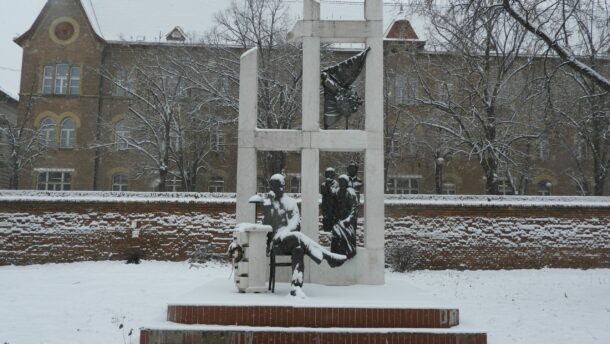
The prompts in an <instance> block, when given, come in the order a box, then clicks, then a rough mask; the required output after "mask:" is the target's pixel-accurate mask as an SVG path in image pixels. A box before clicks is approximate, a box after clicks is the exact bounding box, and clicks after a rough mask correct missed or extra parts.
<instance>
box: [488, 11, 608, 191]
mask: <svg viewBox="0 0 610 344" xmlns="http://www.w3.org/2000/svg"><path fill="white" fill-rule="evenodd" d="M490 6H491V7H492V8H493V7H500V8H502V9H503V10H504V11H505V12H506V13H507V14H508V15H510V16H511V18H512V19H514V22H515V24H517V25H520V26H521V27H523V28H525V29H526V30H528V31H529V32H530V33H531V34H532V35H534V36H535V37H536V38H537V39H538V40H539V42H541V43H542V44H543V45H544V46H545V47H546V49H547V50H546V51H545V55H544V56H545V60H547V61H546V66H547V68H545V78H546V81H547V84H548V87H549V89H550V92H548V96H549V99H548V104H549V105H550V107H551V108H552V111H553V112H554V113H555V114H556V115H557V119H558V122H560V123H562V126H563V127H564V128H565V129H566V130H564V131H563V133H564V134H565V135H564V136H565V137H564V138H563V141H564V142H565V143H566V144H567V145H569V146H571V147H574V149H572V150H571V153H573V154H572V158H573V159H572V166H571V167H570V168H568V169H566V171H565V173H566V174H567V175H568V176H569V177H571V178H573V179H574V181H575V184H576V186H577V190H578V191H579V192H580V193H581V194H588V193H589V192H591V191H592V193H593V194H594V195H597V196H601V195H603V194H604V188H605V184H606V179H607V177H608V171H609V169H610V96H609V92H610V78H609V77H608V75H610V68H609V64H608V61H607V59H608V55H609V54H610V26H609V25H608V19H609V18H610V5H609V4H608V2H607V1H577V0H559V1H534V2H529V1H520V0H511V1H508V0H504V1H502V2H501V3H499V4H496V5H490ZM553 60H555V61H557V60H558V61H560V62H553ZM585 165H588V166H585ZM589 180H591V181H592V182H593V190H590V189H589Z"/></svg>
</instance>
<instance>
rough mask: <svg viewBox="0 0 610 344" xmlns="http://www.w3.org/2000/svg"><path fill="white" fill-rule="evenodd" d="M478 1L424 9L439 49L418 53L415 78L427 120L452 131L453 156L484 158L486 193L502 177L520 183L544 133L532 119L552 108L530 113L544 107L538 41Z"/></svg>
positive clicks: (432, 42)
mask: <svg viewBox="0 0 610 344" xmlns="http://www.w3.org/2000/svg"><path fill="white" fill-rule="evenodd" d="M477 4H478V3H470V2H468V1H459V0H452V1H447V3H446V5H444V6H436V5H433V4H430V3H428V2H425V4H423V5H422V6H420V7H419V11H420V12H421V13H422V14H423V15H425V16H426V17H427V18H429V20H430V22H431V32H430V38H431V39H430V41H429V42H428V44H429V45H431V46H432V47H433V48H435V49H438V50H439V52H438V53H429V54H414V55H413V59H412V62H413V65H414V66H415V67H414V70H413V71H412V73H414V75H412V76H411V78H416V79H417V80H418V82H419V85H418V86H417V89H418V90H421V91H419V92H418V91H414V92H413V93H414V94H413V98H414V102H415V103H417V104H419V105H423V108H424V109H426V110H427V111H424V112H422V113H421V116H420V123H421V124H422V125H425V126H426V127H428V128H432V129H435V130H439V131H441V132H443V133H444V135H448V136H449V137H451V140H452V141H453V142H455V143H456V145H455V146H454V147H453V149H452V150H453V152H451V154H463V155H465V156H467V157H469V158H475V159H477V160H478V161H479V164H480V166H481V168H482V170H483V172H484V176H485V180H486V186H485V188H486V193H488V194H498V193H501V190H500V189H499V185H500V182H501V181H503V182H504V183H509V184H510V187H511V188H512V189H513V190H514V189H515V188H516V179H517V178H516V177H517V175H519V174H522V173H523V168H522V166H523V162H524V161H525V160H526V159H527V156H528V152H527V151H526V150H525V147H527V144H528V142H530V141H532V140H535V139H537V138H538V137H539V136H540V132H541V125H540V123H537V122H535V121H534V122H532V121H531V118H541V119H543V118H544V114H543V113H541V114H540V115H538V116H530V117H529V118H527V117H525V116H523V114H524V113H528V112H530V113H531V111H536V106H534V105H535V104H537V103H539V99H540V95H541V93H540V92H541V91H540V90H539V89H537V88H535V87H534V86H535V85H537V83H536V82H535V81H536V80H533V79H532V77H531V75H534V72H535V65H534V64H533V59H532V57H531V55H529V54H531V52H533V51H535V50H536V48H537V47H536V45H535V44H532V43H531V42H530V41H529V40H528V39H527V31H526V30H525V29H524V28H522V27H521V26H520V25H518V24H517V23H515V22H514V21H513V20H511V18H510V17H508V15H507V14H506V13H504V11H503V10H502V9H499V8H496V9H494V8H491V9H490V8H489V7H488V6H486V5H481V6H478V5H477ZM524 52H529V54H528V55H525V54H524Z"/></svg>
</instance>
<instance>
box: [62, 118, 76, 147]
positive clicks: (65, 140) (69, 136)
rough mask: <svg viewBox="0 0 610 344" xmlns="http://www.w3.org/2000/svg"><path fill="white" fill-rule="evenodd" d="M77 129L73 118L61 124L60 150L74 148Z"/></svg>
mask: <svg viewBox="0 0 610 344" xmlns="http://www.w3.org/2000/svg"><path fill="white" fill-rule="evenodd" d="M75 129H76V124H75V123H74V120H73V119H72V118H66V119H64V120H63V122H61V134H60V136H59V148H74V138H75Z"/></svg>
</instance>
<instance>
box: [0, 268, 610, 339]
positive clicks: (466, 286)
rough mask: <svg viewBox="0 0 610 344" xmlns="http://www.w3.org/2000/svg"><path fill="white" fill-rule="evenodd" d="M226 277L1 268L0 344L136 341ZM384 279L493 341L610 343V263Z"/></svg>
mask: <svg viewBox="0 0 610 344" xmlns="http://www.w3.org/2000/svg"><path fill="white" fill-rule="evenodd" d="M229 275H230V268H229V266H227V265H210V266H208V267H206V268H204V269H189V268H188V265H187V264H186V263H170V262H148V261H145V262H143V263H142V264H140V265H126V264H124V263H122V262H87V263H74V264H48V265H35V266H26V267H13V266H7V267H0V343H2V344H4V343H10V344H23V343H58V344H59V343H61V344H66V343H104V344H112V343H130V342H131V343H138V335H139V332H138V328H139V327H140V326H143V325H146V324H151V323H156V322H159V321H161V320H164V317H165V306H166V303H167V302H168V301H171V300H172V299H176V296H180V295H187V294H190V293H192V292H193V291H194V290H196V289H198V288H200V287H201V285H202V284H205V283H208V282H209V281H212V280H218V279H225V280H228V279H229ZM386 277H387V281H388V284H389V285H392V286H394V287H395V286H400V285H401V284H404V285H405V289H407V290H408V289H412V287H416V288H419V289H421V290H422V291H424V292H427V293H429V294H430V295H431V296H432V297H440V298H443V299H445V300H449V301H450V302H451V305H452V306H458V307H459V308H460V320H461V323H462V324H463V325H462V326H465V327H469V328H472V327H476V328H479V329H483V330H486V331H487V332H488V334H489V337H488V338H489V343H492V344H501V343H506V344H509V343H511V344H513V343H536V344H544V343H554V344H556V343H582V344H584V343H604V344H607V343H610V270H609V269H602V270H586V271H583V270H566V269H548V270H516V271H464V272H458V271H419V272H414V273H407V274H396V273H388V274H387V275H386ZM407 286H408V287H407ZM322 288H324V287H322ZM328 288H333V287H328ZM334 288H336V287H334ZM200 290H201V289H200ZM316 290H317V291H318V292H319V291H320V289H319V288H316ZM322 290H323V289H322ZM305 291H306V292H307V285H306V286H305ZM374 297H376V296H375V295H371V298H374ZM121 324H123V325H124V326H123V328H119V326H120V325H121ZM131 329H133V334H132V335H131V336H129V335H128V334H129V331H130V330H131Z"/></svg>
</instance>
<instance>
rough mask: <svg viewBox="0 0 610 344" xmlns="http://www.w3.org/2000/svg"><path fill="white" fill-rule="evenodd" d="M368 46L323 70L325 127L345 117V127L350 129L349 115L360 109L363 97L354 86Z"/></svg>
mask: <svg viewBox="0 0 610 344" xmlns="http://www.w3.org/2000/svg"><path fill="white" fill-rule="evenodd" d="M370 49H371V48H367V49H366V50H364V51H363V52H361V53H359V54H358V55H356V56H352V57H350V58H349V59H347V60H345V61H343V62H341V63H338V64H336V65H334V66H331V67H328V68H326V69H324V70H322V77H321V80H322V87H324V129H328V128H329V127H330V126H331V125H334V124H335V123H337V122H338V121H339V120H340V119H341V118H345V129H349V128H348V125H349V116H351V115H352V114H353V113H355V112H356V111H358V108H359V107H360V106H361V105H362V99H361V98H360V97H359V96H358V93H357V92H356V90H355V89H354V87H353V86H352V84H353V83H354V81H356V79H357V78H358V75H360V72H361V71H362V68H364V64H365V62H366V55H367V54H368V52H369V50H370Z"/></svg>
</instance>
